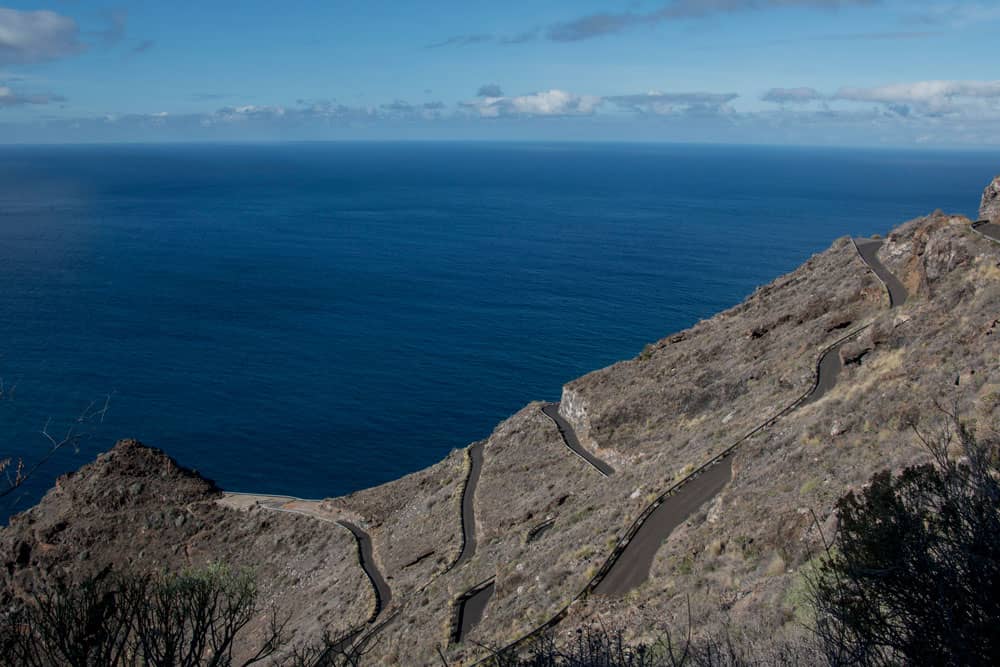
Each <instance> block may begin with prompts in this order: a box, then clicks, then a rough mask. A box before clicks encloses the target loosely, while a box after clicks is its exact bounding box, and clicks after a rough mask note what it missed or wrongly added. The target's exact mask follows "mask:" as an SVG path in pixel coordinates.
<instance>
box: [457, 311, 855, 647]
mask: <svg viewBox="0 0 1000 667" xmlns="http://www.w3.org/2000/svg"><path fill="white" fill-rule="evenodd" d="M871 326H872V323H871V322H869V323H868V324H865V325H864V326H861V327H858V328H857V329H855V330H853V331H851V332H850V333H848V334H845V335H844V336H841V337H840V338H838V339H837V340H836V341H834V342H833V343H830V344H829V345H827V346H826V347H825V348H823V350H822V351H821V352H820V353H819V355H818V357H817V361H816V365H815V368H814V373H813V374H814V378H813V382H812V385H811V386H810V387H809V389H808V390H807V391H805V392H803V394H802V395H801V396H799V397H798V398H796V399H795V400H794V401H792V402H791V403H790V404H788V405H787V406H786V407H784V408H783V409H781V410H780V411H779V412H777V413H776V414H775V415H773V416H772V417H770V418H769V419H768V420H767V421H765V422H763V423H762V424H760V425H758V426H756V427H755V428H753V429H752V430H750V431H749V432H747V433H746V434H745V435H744V436H743V437H741V438H740V439H739V440H737V441H736V442H734V443H733V444H732V445H730V446H729V447H727V448H726V449H724V450H723V451H722V452H720V453H719V454H717V455H716V456H714V457H712V458H711V459H709V460H708V461H707V462H705V463H703V464H702V465H700V466H698V468H696V469H695V470H694V471H692V472H691V473H690V474H689V475H687V476H686V477H684V478H683V479H681V480H680V481H678V482H676V483H675V484H673V485H672V486H671V487H670V488H668V489H667V490H666V491H664V492H663V493H661V494H660V495H659V496H657V497H656V499H655V500H654V501H653V502H652V503H650V504H649V505H647V506H646V508H645V509H644V510H643V511H642V512H641V513H640V514H639V516H638V517H637V518H636V519H635V520H633V522H632V524H631V525H630V526H629V529H628V530H627V531H626V532H625V535H624V536H623V537H622V538H621V539H619V540H618V542H617V543H616V544H615V548H614V549H613V550H612V552H611V554H610V555H609V556H608V558H607V560H605V561H604V564H603V565H602V566H601V568H600V569H599V570H598V571H597V573H596V574H595V575H594V576H593V577H592V578H591V579H590V581H589V582H587V585H586V586H585V587H584V588H583V590H582V591H580V593H579V594H577V595H576V597H574V598H573V599H572V600H571V601H570V602H569V604H567V605H566V606H565V607H563V608H562V609H561V610H559V611H558V612H557V613H556V614H555V616H553V617H552V618H550V619H549V620H548V621H546V622H545V623H543V624H542V625H540V626H538V627H536V628H534V629H533V630H531V631H529V632H528V633H527V634H526V635H524V636H522V637H520V638H518V639H516V640H514V641H513V642H511V643H510V644H507V645H506V646H504V647H503V648H501V649H500V650H499V651H497V652H496V653H505V652H506V651H509V650H512V649H515V648H517V647H518V646H520V645H522V644H524V643H526V642H528V641H530V640H532V639H534V638H535V637H537V636H538V635H540V634H541V633H543V632H546V631H548V630H551V629H552V628H554V627H555V626H556V625H558V624H559V623H560V622H562V620H563V619H564V618H565V617H566V614H568V613H569V610H570V608H571V607H572V606H573V605H574V604H576V603H578V602H581V601H582V600H585V599H586V598H587V597H588V596H589V595H590V594H591V593H593V591H594V589H595V588H597V586H598V585H599V584H600V583H601V581H602V580H603V579H604V578H605V577H606V576H607V575H608V573H609V572H610V571H611V568H613V567H614V565H615V563H617V562H618V559H619V558H621V555H622V554H623V553H624V551H625V549H626V547H628V545H629V543H630V542H631V541H632V539H633V538H635V536H636V534H637V533H638V532H639V530H640V529H641V528H642V526H643V524H645V523H646V521H647V520H648V519H649V517H650V516H651V515H652V514H653V512H655V511H656V510H657V509H658V508H659V507H660V505H662V504H663V503H664V502H666V501H667V499H669V498H670V497H671V496H673V495H675V494H677V492H678V491H680V490H681V489H682V488H683V487H684V486H686V485H687V484H688V483H690V482H691V481H693V480H694V479H696V478H697V477H698V476H700V475H702V474H703V473H704V472H705V471H707V470H708V469H709V468H712V467H713V466H715V465H718V464H719V463H722V462H723V461H725V460H726V459H727V458H729V457H730V456H732V455H733V454H734V453H735V452H736V450H737V449H738V448H739V447H740V446H741V445H742V444H744V443H745V442H746V441H747V440H749V439H750V438H752V437H753V436H755V435H757V434H758V433H760V432H761V431H764V430H765V429H768V428H770V427H771V426H773V425H774V424H775V423H776V422H777V421H778V420H780V419H781V418H782V417H784V416H786V415H787V414H789V413H790V412H792V411H793V410H795V409H796V408H798V407H799V406H801V405H802V403H803V402H805V400H806V399H808V398H809V396H810V395H812V393H813V392H814V391H816V388H817V387H818V386H819V382H820V375H819V370H820V369H819V366H820V362H821V361H822V359H823V357H824V356H826V355H827V353H829V352H831V351H832V350H833V349H835V348H836V347H837V346H839V345H842V344H844V343H845V342H847V341H848V340H850V339H851V338H854V337H855V336H857V335H858V334H860V333H861V332H863V331H865V330H866V329H868V328H870V327H871ZM496 653H495V654H496ZM491 658H492V656H488V657H486V658H483V659H482V660H479V661H477V662H475V663H473V664H474V665H481V664H483V663H485V662H487V661H488V660H490V659H491Z"/></svg>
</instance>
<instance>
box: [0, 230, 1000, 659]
mask: <svg viewBox="0 0 1000 667" xmlns="http://www.w3.org/2000/svg"><path fill="white" fill-rule="evenodd" d="M862 251H863V252H862ZM866 257H867V261H866ZM873 269H874V270H873ZM876 271H878V275H876ZM891 279H896V280H898V285H896V284H895V283H893V281H892V280H891ZM883 281H885V283H888V284H889V286H890V287H892V289H893V294H894V296H895V298H894V299H892V300H890V291H889V290H888V289H887V287H886V284H884V282H883ZM903 296H906V297H907V298H906V299H905V301H904V300H903V298H902V297H903ZM890 306H895V307H892V308H891V307H890ZM998 318H1000V244H997V243H993V242H991V241H990V239H988V238H986V237H984V236H982V235H980V234H978V233H976V232H975V231H974V230H973V229H972V227H971V224H970V221H968V220H966V219H964V218H959V217H949V216H945V215H941V214H935V215H932V216H929V217H927V218H921V219H918V220H914V221H912V222H909V223H906V224H905V225H902V226H901V227H899V228H898V229H896V230H895V231H893V232H892V233H891V234H890V235H889V237H888V238H887V239H885V240H884V242H882V244H881V245H878V244H877V243H876V244H873V243H869V244H865V243H862V244H861V248H860V249H859V247H858V245H856V243H855V242H854V241H853V240H851V239H847V238H843V239H839V240H838V241H836V242H835V243H834V244H833V245H832V246H831V248H830V249H828V250H827V251H825V252H823V253H820V254H818V255H815V256H814V257H812V258H810V259H809V260H808V261H807V262H806V263H805V264H804V265H803V266H801V267H800V268H798V269H796V270H795V271H793V272H792V273H790V274H788V275H786V276H782V277H780V278H778V279H776V280H775V281H773V282H772V283H771V284H769V285H767V286H764V287H761V288H759V289H758V290H757V291H756V292H755V293H754V294H753V295H752V296H751V297H749V298H748V299H747V300H746V301H745V302H743V303H742V304H740V305H738V306H736V307H734V308H731V309H729V310H727V311H725V312H723V313H720V314H718V315H716V316H715V317H713V318H711V319H708V320H705V321H702V322H699V323H698V324H696V325H695V326H694V327H692V328H690V329H688V330H686V331H683V332H680V333H677V334H674V335H672V336H670V337H668V338H665V339H663V340H661V341H659V342H657V343H655V344H652V345H650V346H648V347H647V349H646V350H645V351H644V352H643V353H642V354H641V355H639V356H638V357H637V358H635V359H632V360H629V361H624V362H620V363H618V364H615V365H613V366H611V367H609V368H606V369H602V370H599V371H596V372H594V373H590V374H588V375H586V376H584V377H582V378H579V379H577V380H574V381H572V382H570V383H568V384H567V385H566V387H565V388H564V392H563V396H562V400H561V402H560V404H559V407H558V417H559V419H558V420H554V419H552V418H551V415H552V414H553V413H552V410H551V408H550V407H549V406H548V405H547V404H542V403H531V404H529V405H527V406H526V407H525V408H523V409H522V410H520V411H519V412H518V413H517V414H515V415H513V416H512V417H510V418H509V419H507V420H505V421H504V422H502V423H501V424H499V425H498V426H497V428H496V429H495V431H494V432H493V433H492V434H491V435H490V436H489V438H488V439H486V440H485V441H482V442H479V443H476V445H475V446H474V447H475V449H474V450H465V451H458V452H453V453H452V454H451V455H450V456H449V457H448V458H446V459H445V460H444V461H442V462H441V463H439V464H437V465H435V466H432V467H431V468H428V469H427V470H424V471H420V472H418V473H414V474H413V475H409V476H407V477H405V478H403V479H401V480H397V481H395V482H392V483H389V484H386V485H383V486H380V487H377V488H375V489H368V490H365V491H361V492H358V493H355V494H352V495H350V496H346V497H342V498H334V499H329V500H324V501H299V500H295V499H287V498H270V497H266V496H259V497H253V496H225V497H220V492H219V491H218V490H217V489H215V488H214V487H213V486H212V485H211V484H210V483H207V482H205V481H203V480H200V478H197V477H195V476H193V475H191V474H189V473H185V472H184V471H181V470H180V469H178V468H177V467H176V466H175V465H174V464H173V463H172V462H170V461H169V459H167V458H166V457H165V456H164V455H163V454H162V453H159V452H155V451H153V450H146V449H143V448H141V447H138V446H137V445H136V444H135V443H127V444H122V445H119V447H117V448H116V449H115V450H114V451H113V452H111V453H110V454H107V455H104V456H103V457H102V458H100V459H99V460H98V461H97V462H96V463H94V464H91V465H90V466H87V467H85V468H84V469H82V470H81V471H80V472H79V473H77V474H76V475H73V476H70V477H68V478H65V479H63V480H60V484H59V486H58V487H57V489H55V490H53V491H52V492H50V493H49V494H48V495H47V496H46V498H45V499H44V500H43V501H42V502H41V503H40V505H39V506H38V507H36V508H35V509H33V510H31V511H30V512H28V513H26V514H25V515H22V516H21V517H19V518H18V519H16V521H15V522H13V524H12V526H11V527H10V528H8V529H5V530H4V531H3V533H2V536H0V540H2V541H3V543H4V548H5V549H6V553H8V554H14V556H13V557H12V559H11V560H10V561H9V562H8V563H7V570H6V572H5V573H4V574H3V577H4V579H3V584H4V590H5V595H7V596H8V597H9V596H11V595H16V594H23V593H24V592H26V591H29V590H31V587H32V581H33V580H34V579H35V578H37V577H49V576H53V577H54V576H70V577H77V576H82V575H83V574H85V573H87V572H90V571H93V570H94V568H97V567H101V566H103V564H105V563H111V564H115V565H122V564H126V563H128V562H131V563H132V564H133V565H136V564H138V565H143V566H146V565H148V566H157V567H159V566H164V565H167V566H178V565H184V564H187V563H197V562H205V561H208V560H224V561H231V562H234V563H236V564H253V565H254V567H255V568H256V569H257V570H258V572H259V573H260V574H261V575H263V580H264V581H265V582H266V586H267V587H268V591H269V593H270V594H271V595H272V596H273V599H274V600H275V601H276V602H277V603H279V604H282V605H289V608H290V609H294V610H295V618H294V622H293V625H294V626H295V629H296V631H297V633H298V636H299V637H300V638H301V639H304V638H307V637H309V636H318V634H319V631H320V629H321V627H324V626H325V627H328V628H329V629H330V630H331V631H332V632H334V633H335V634H336V633H339V632H345V631H347V630H349V629H358V630H365V631H367V633H368V634H367V635H362V636H366V637H367V642H368V648H369V651H370V652H369V654H368V660H369V661H370V662H371V663H372V664H397V663H403V664H433V663H439V662H440V657H439V651H440V653H441V654H443V655H444V656H445V657H446V658H447V660H448V661H449V663H450V664H455V665H458V664H471V663H473V662H475V661H477V660H479V659H481V658H483V657H484V656H485V655H486V652H485V651H484V649H482V648H481V647H480V645H483V644H485V645H493V646H501V645H506V644H508V643H510V642H513V641H515V640H518V639H519V638H522V637H524V636H526V635H529V634H530V633H532V632H533V631H534V630H536V629H537V628H539V627H543V626H548V627H554V628H557V629H571V628H573V627H574V626H575V624H578V623H581V622H588V620H594V619H598V618H600V619H603V620H605V621H607V620H613V621H615V622H619V623H623V624H627V626H628V627H629V628H630V629H633V630H636V629H641V628H654V627H657V626H658V625H661V624H662V623H663V622H669V621H679V622H681V623H686V621H687V618H686V614H687V602H688V600H690V604H691V610H692V621H693V622H694V623H695V624H696V625H697V626H698V627H711V626H712V625H713V624H715V623H720V622H722V620H723V618H724V616H726V615H728V617H729V620H730V621H731V622H732V623H734V624H752V625H755V626H757V627H759V628H762V629H763V631H766V632H769V633H780V632H786V631H787V632H792V631H794V628H795V623H794V619H795V618H796V614H798V613H800V612H801V608H800V607H801V604H800V601H799V599H798V597H797V594H796V591H797V590H798V588H799V586H800V574H799V570H800V568H801V567H802V566H803V564H804V563H806V562H807V561H808V560H809V558H810V557H811V555H812V554H814V553H815V552H816V550H817V549H818V548H820V545H821V540H820V530H819V527H822V528H823V530H824V531H825V532H826V533H827V536H828V537H829V535H830V534H831V533H832V530H833V529H834V528H835V524H836V518H835V517H834V516H832V515H831V511H832V507H833V503H834V501H835V500H836V498H838V497H839V496H841V495H842V494H843V493H844V492H845V491H846V490H847V489H849V488H852V487H857V486H859V485H861V484H864V483H865V481H866V480H867V479H868V478H869V477H870V475H871V474H872V473H873V472H875V471H877V470H879V469H883V468H898V467H900V466H903V465H906V464H909V463H912V462H914V461H918V460H921V459H922V458H923V457H924V453H923V451H922V450H921V449H920V448H919V447H918V446H916V444H915V440H914V437H913V434H912V431H911V430H910V424H911V423H927V422H930V421H933V420H934V419H935V416H936V415H937V410H936V408H935V407H934V404H935V401H938V402H941V401H955V402H956V403H957V405H958V407H959V409H960V410H961V411H962V413H963V414H964V415H966V416H968V417H969V418H970V419H971V420H973V426H974V427H975V428H989V427H990V426H991V425H993V426H995V425H996V424H997V423H998V416H1000V412H998V410H1000V408H998V403H1000V370H998V359H1000V319H998ZM824 368H825V369H827V370H825V371H824V370H823V369H824ZM817 370H819V371H821V373H822V375H821V376H820V377H817ZM545 410H548V412H549V414H546V412H545ZM573 445H575V446H576V447H575V448H573V449H571V446H573ZM470 451H471V453H472V454H473V455H470ZM581 452H582V453H581ZM480 455H481V470H478V469H476V471H475V472H477V473H478V474H470V471H471V470H472V469H471V468H470V465H471V464H472V463H474V462H475V463H477V464H478V457H479V456H480ZM595 462H600V463H603V464H607V466H608V471H607V472H610V473H612V474H602V471H601V469H600V467H599V466H598V465H597V464H596V463H595ZM707 463H712V464H713V465H711V466H709V467H707V468H705V469H704V471H702V470H701V466H703V465H704V464H707ZM126 464H127V465H126ZM161 471H166V477H162V478H161V475H162V474H164V473H163V472H161ZM692 473H698V474H696V475H695V476H693V477H692ZM470 480H474V482H475V483H474V484H472V485H469V482H470ZM135 484H139V488H140V489H141V492H139V493H136V494H131V492H130V491H129V489H130V488H132V486H133V485H135ZM107 489H124V491H112V492H111V494H112V496H114V497H115V498H118V500H116V501H115V502H114V503H112V504H110V505H109V504H108V501H105V500H104V496H103V495H102V494H104V493H105V492H106V490H107ZM154 489H155V492H154ZM114 494H119V495H117V496H116V495H114ZM121 494H124V495H121ZM144 494H148V496H147V495H144ZM119 496H120V497H119ZM155 512H159V513H161V514H163V516H164V517H166V519H167V521H165V522H162V521H161V522H160V523H155V522H154V523H153V524H149V525H147V523H148V517H149V516H150V515H151V514H153V513H155ZM178 516H186V517H189V518H185V519H184V520H183V521H181V520H179V519H177V518H176V517H178ZM814 516H815V517H816V519H818V524H817V521H816V519H814ZM661 518H662V519H663V520H662V521H661ZM338 521H346V522H350V523H351V524H352V525H353V526H355V527H357V529H358V530H359V531H361V532H363V533H364V535H366V536H370V539H371V553H370V554H369V555H368V556H367V558H369V559H370V561H369V562H367V563H366V565H367V567H366V568H365V569H368V570H369V571H372V570H373V569H377V571H378V573H379V575H380V576H382V577H384V580H385V584H386V586H387V587H388V589H389V590H390V591H391V594H390V595H389V596H385V595H383V596H382V597H383V599H386V600H387V601H388V604H387V606H386V608H384V609H378V610H376V608H375V593H374V590H373V586H372V583H371V582H372V580H371V579H370V578H369V577H368V576H367V575H366V574H365V570H364V569H362V567H361V562H359V556H358V554H359V551H358V548H357V543H356V542H355V540H354V536H353V535H352V534H351V532H349V531H348V530H347V529H345V528H344V527H343V526H342V525H338V524H337V522H338ZM62 523H65V524H66V526H67V527H63V528H61V529H59V530H58V531H56V532H57V533H59V534H62V535H64V536H65V537H63V538H60V539H62V540H63V542H61V543H59V544H57V545H56V547H50V546H49V545H51V544H54V543H55V542H54V541H53V539H52V536H51V535H50V533H51V532H52V530H53V529H54V528H53V527H54V526H56V525H58V524H62ZM123 527H124V530H123V529H122V528H123ZM644 527H645V528H644ZM651 531H652V532H651ZM469 535H474V538H475V539H474V542H472V543H470V542H469V540H468V537H467V536H469ZM637 536H638V537H637ZM103 541H106V542H107V548H101V547H98V548H96V550H95V549H93V548H92V549H90V553H89V554H88V556H87V558H86V559H82V560H81V559H79V557H78V556H77V554H78V553H79V551H80V545H84V544H88V545H90V544H93V543H95V542H103ZM639 541H641V542H642V543H643V544H644V545H645V546H643V547H642V548H641V549H640V548H639V547H638V546H636V545H638V544H639ZM175 543H178V544H182V545H184V546H182V547H179V548H175V547H174V546H173V545H174V544H175ZM630 545H632V546H631V551H630ZM473 547H474V548H473ZM22 554H26V555H24V556H23V557H22ZM636 554H640V555H636ZM616 568H619V569H616ZM620 568H629V569H628V570H627V571H626V570H624V569H620ZM470 605H472V606H471V607H470ZM375 611H378V612H379V613H377V614H376V613H374V612H375Z"/></svg>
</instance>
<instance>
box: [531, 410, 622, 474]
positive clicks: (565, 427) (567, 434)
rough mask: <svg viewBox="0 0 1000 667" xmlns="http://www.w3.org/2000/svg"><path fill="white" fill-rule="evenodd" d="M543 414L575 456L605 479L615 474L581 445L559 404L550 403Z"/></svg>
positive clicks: (613, 470)
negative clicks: (557, 430)
mask: <svg viewBox="0 0 1000 667" xmlns="http://www.w3.org/2000/svg"><path fill="white" fill-rule="evenodd" d="M542 414H544V415H545V416H546V417H548V418H549V419H551V420H552V421H553V422H554V423H555V425H556V428H557V429H559V435H561V436H562V439H563V443H564V444H565V445H566V447H568V448H569V449H570V450H571V451H572V452H573V453H574V454H576V455H577V456H579V457H580V458H581V459H583V460H584V461H586V462H587V463H589V464H590V465H591V466H593V468H594V469H595V470H597V472H599V473H601V474H602V475H604V476H605V477H610V476H611V475H613V474H615V469H614V468H612V467H611V466H610V465H608V464H607V463H605V462H604V461H602V460H601V459H599V458H597V457H596V456H594V455H593V454H591V453H590V452H588V451H587V450H586V449H585V448H584V446H583V445H581V444H580V439H579V438H578V437H576V431H575V430H574V429H573V425H572V424H570V423H569V422H568V421H566V419H565V418H564V417H563V416H562V415H561V414H559V403H548V404H546V405H544V406H542Z"/></svg>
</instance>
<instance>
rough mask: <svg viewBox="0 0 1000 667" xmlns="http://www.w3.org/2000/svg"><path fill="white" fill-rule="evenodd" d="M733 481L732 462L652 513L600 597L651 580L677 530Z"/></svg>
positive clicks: (711, 470)
mask: <svg viewBox="0 0 1000 667" xmlns="http://www.w3.org/2000/svg"><path fill="white" fill-rule="evenodd" d="M732 478H733V458H732V456H729V457H727V458H726V459H725V460H724V461H722V462H720V463H718V464H716V465H714V466H712V467H711V468H709V469H708V470H706V471H704V472H703V473H701V474H700V475H698V476H697V477H695V478H694V479H692V480H691V481H690V482H688V483H687V484H685V485H684V486H682V487H681V488H680V489H678V490H677V492H676V493H675V494H674V495H672V496H670V497H669V498H667V499H666V500H664V501H663V504H662V505H660V506H659V507H657V508H656V509H655V510H653V513H652V514H650V515H649V518H648V519H646V521H645V522H644V523H643V524H642V527H641V528H639V531H638V532H637V533H636V534H635V536H634V537H633V538H632V541H631V542H629V543H628V545H627V546H626V547H625V549H624V550H623V551H622V552H621V554H620V555H619V556H618V560H616V561H615V564H614V565H613V566H612V567H611V570H610V571H609V572H608V574H607V576H605V577H604V579H602V580H601V582H600V583H599V584H597V586H596V587H595V588H594V593H596V594H598V595H613V596H617V595H624V594H625V593H628V592H629V591H630V590H632V589H633V588H636V587H637V586H639V585H640V584H642V583H643V582H645V581H646V579H648V578H649V569H650V567H652V565H653V558H655V557H656V552H657V551H659V550H660V547H661V546H663V542H664V540H666V539H667V537H668V536H669V535H670V533H672V532H673V530H674V529H675V528H677V526H679V525H681V523H683V522H684V521H686V520H687V518H688V517H690V516H691V515H692V514H694V512H695V510H697V509H698V508H699V507H701V506H702V505H704V504H705V503H706V502H708V501H709V500H711V499H712V498H714V497H715V496H716V495H717V494H718V493H719V492H720V491H722V489H723V488H725V486H726V484H729V481H730V480H731V479H732Z"/></svg>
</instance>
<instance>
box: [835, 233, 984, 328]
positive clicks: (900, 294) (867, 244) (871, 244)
mask: <svg viewBox="0 0 1000 667" xmlns="http://www.w3.org/2000/svg"><path fill="white" fill-rule="evenodd" d="M980 231H982V228H981V227H980ZM854 243H855V244H856V245H857V246H858V252H860V253H861V258H862V259H863V260H865V263H866V264H868V266H870V267H871V268H872V271H874V272H875V275H877V276H878V277H879V278H881V279H882V282H883V283H885V286H886V287H887V288H888V289H889V307H890V308H895V307H897V306H902V305H903V304H904V303H906V297H907V296H908V295H909V294H908V292H907V291H906V288H905V287H903V283H901V282H899V279H898V278H896V276H894V275H893V274H892V273H890V272H889V269H887V268H885V267H884V266H883V265H882V262H880V261H878V249H879V248H881V247H882V241H881V240H879V239H855V241H854Z"/></svg>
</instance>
